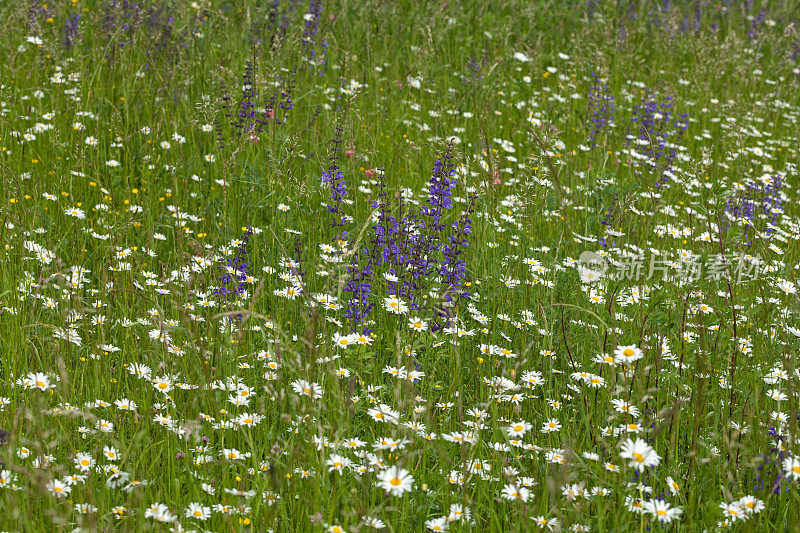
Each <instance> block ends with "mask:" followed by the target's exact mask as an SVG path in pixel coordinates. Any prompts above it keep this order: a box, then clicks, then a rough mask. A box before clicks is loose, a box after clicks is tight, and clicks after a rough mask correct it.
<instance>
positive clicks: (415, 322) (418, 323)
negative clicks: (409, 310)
mask: <svg viewBox="0 0 800 533" xmlns="http://www.w3.org/2000/svg"><path fill="white" fill-rule="evenodd" d="M408 327H410V328H411V330H412V331H425V330H427V329H428V323H427V322H426V321H424V320H422V319H421V318H419V317H417V316H415V317H412V318H410V319H409V320H408Z"/></svg>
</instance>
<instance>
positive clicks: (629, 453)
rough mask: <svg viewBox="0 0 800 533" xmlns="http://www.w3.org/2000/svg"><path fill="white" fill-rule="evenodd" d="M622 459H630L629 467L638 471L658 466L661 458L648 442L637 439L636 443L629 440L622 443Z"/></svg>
mask: <svg viewBox="0 0 800 533" xmlns="http://www.w3.org/2000/svg"><path fill="white" fill-rule="evenodd" d="M620 457H622V458H623V459H630V462H629V463H628V465H629V466H631V467H633V468H635V469H636V470H638V471H640V472H641V471H643V470H644V469H646V468H649V467H652V466H657V465H658V463H659V462H660V461H661V457H660V456H659V455H658V454H657V453H656V451H655V450H654V449H653V448H651V447H650V445H649V444H647V442H645V441H644V440H642V439H639V438H637V439H636V440H635V441H633V440H631V439H627V440H626V441H625V442H623V443H622V446H621V451H620Z"/></svg>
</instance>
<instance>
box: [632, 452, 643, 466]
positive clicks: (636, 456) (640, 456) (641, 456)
mask: <svg viewBox="0 0 800 533" xmlns="http://www.w3.org/2000/svg"><path fill="white" fill-rule="evenodd" d="M633 458H634V459H635V460H636V462H637V463H641V462H642V461H644V455H642V454H640V453H638V452H634V454H633Z"/></svg>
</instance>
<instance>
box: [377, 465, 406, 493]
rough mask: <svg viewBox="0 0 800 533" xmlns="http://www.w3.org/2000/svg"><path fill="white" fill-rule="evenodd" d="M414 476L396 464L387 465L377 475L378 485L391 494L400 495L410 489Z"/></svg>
mask: <svg viewBox="0 0 800 533" xmlns="http://www.w3.org/2000/svg"><path fill="white" fill-rule="evenodd" d="M413 484H414V477H413V476H412V475H411V474H410V473H409V472H408V470H404V469H402V468H399V467H397V466H392V467H389V468H387V469H385V470H383V471H381V473H380V474H379V475H378V486H379V487H381V488H382V489H384V490H385V491H386V492H389V493H391V494H392V495H393V496H402V495H403V493H405V492H408V491H410V490H411V489H412V487H413Z"/></svg>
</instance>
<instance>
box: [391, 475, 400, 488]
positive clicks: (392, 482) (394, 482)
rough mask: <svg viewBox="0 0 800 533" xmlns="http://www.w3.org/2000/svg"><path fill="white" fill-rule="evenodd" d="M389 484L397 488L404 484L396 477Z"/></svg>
mask: <svg viewBox="0 0 800 533" xmlns="http://www.w3.org/2000/svg"><path fill="white" fill-rule="evenodd" d="M389 483H390V484H391V485H392V486H394V487H396V486H398V485H400V484H401V483H402V481H400V479H398V478H396V477H394V478H392V480H391V481H390V482H389Z"/></svg>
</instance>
